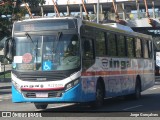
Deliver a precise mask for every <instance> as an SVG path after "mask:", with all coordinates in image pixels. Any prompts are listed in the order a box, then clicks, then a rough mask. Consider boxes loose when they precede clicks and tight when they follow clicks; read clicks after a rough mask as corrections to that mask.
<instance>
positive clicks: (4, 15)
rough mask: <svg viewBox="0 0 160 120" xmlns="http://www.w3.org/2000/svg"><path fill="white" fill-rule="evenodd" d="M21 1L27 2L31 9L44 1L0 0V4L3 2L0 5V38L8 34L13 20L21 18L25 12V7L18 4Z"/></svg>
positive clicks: (21, 2)
mask: <svg viewBox="0 0 160 120" xmlns="http://www.w3.org/2000/svg"><path fill="white" fill-rule="evenodd" d="M23 1H24V2H26V3H28V4H29V6H30V8H31V9H32V8H33V7H37V6H38V5H39V4H41V5H43V4H44V3H45V0H0V4H1V3H3V2H4V3H5V4H4V5H0V40H1V38H3V37H4V36H10V35H11V28H12V27H11V26H12V24H13V21H14V20H19V19H21V18H22V17H23V16H24V15H25V14H26V13H27V10H26V9H25V7H21V6H20V5H21V4H23ZM14 3H16V4H14Z"/></svg>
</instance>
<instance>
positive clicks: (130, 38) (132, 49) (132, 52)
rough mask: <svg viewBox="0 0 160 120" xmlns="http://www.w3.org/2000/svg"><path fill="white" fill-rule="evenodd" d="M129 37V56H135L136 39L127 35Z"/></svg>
mask: <svg viewBox="0 0 160 120" xmlns="http://www.w3.org/2000/svg"><path fill="white" fill-rule="evenodd" d="M126 39H127V53H128V57H135V53H134V39H133V38H132V37H126Z"/></svg>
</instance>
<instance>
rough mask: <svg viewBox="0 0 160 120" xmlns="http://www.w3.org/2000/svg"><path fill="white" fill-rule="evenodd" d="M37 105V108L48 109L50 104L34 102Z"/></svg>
mask: <svg viewBox="0 0 160 120" xmlns="http://www.w3.org/2000/svg"><path fill="white" fill-rule="evenodd" d="M34 105H35V107H36V108H37V109H46V108H47V106H48V104H45V103H34Z"/></svg>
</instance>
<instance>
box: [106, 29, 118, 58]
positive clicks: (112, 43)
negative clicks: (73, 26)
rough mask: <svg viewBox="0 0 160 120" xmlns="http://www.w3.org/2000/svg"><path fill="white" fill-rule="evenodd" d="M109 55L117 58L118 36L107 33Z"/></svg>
mask: <svg viewBox="0 0 160 120" xmlns="http://www.w3.org/2000/svg"><path fill="white" fill-rule="evenodd" d="M107 55H109V56H117V42H116V36H115V34H113V33H110V32H107Z"/></svg>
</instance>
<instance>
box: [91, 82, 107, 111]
mask: <svg viewBox="0 0 160 120" xmlns="http://www.w3.org/2000/svg"><path fill="white" fill-rule="evenodd" d="M103 103H104V88H103V83H102V82H98V83H97V86H96V99H95V101H94V102H93V104H92V107H94V108H100V107H102V105H103Z"/></svg>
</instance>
